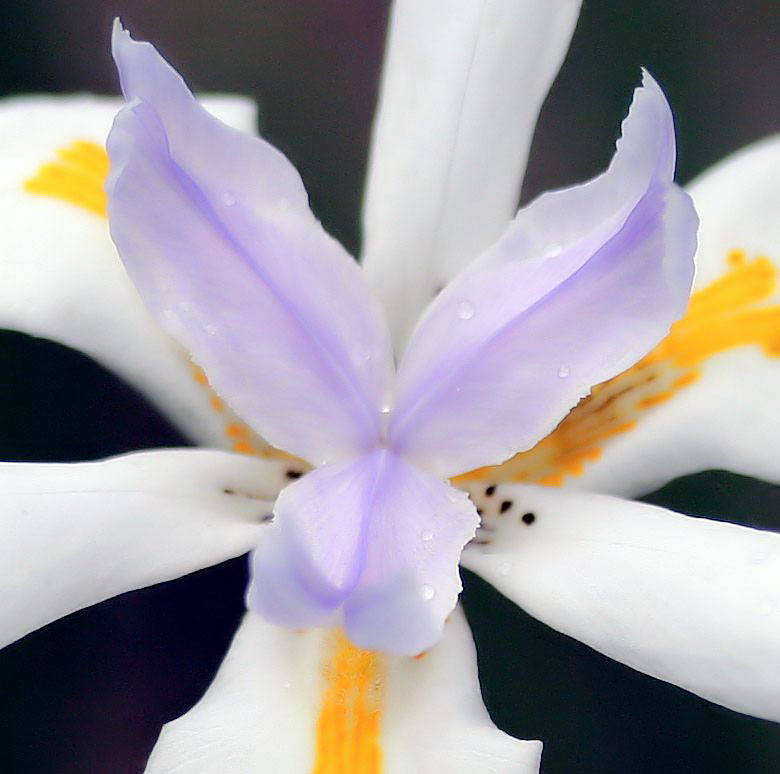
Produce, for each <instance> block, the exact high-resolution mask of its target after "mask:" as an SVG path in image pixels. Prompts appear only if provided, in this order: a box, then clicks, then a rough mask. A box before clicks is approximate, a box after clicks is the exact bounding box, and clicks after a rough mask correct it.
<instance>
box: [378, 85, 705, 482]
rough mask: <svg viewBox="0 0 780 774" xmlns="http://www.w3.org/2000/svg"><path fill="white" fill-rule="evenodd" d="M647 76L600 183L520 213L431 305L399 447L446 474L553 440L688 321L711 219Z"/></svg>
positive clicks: (403, 403)
mask: <svg viewBox="0 0 780 774" xmlns="http://www.w3.org/2000/svg"><path fill="white" fill-rule="evenodd" d="M674 159H675V143H674V128H673V124H672V116H671V113H670V111H669V107H668V105H667V103H666V100H665V99H664V96H663V94H662V92H661V90H660V88H659V87H658V85H657V84H656V83H655V81H653V79H652V78H650V76H649V75H647V74H645V79H644V86H643V87H641V88H639V89H637V91H636V94H635V99H634V103H633V105H632V108H631V111H630V113H629V116H628V118H627V119H626V121H625V122H624V124H623V137H622V139H621V140H620V141H619V143H618V149H617V152H616V154H615V158H614V159H613V161H612V164H611V165H610V167H609V169H608V170H607V171H606V172H605V173H604V174H603V175H601V176H600V177H598V178H596V179H594V180H592V181H591V182H589V183H587V184H585V185H582V186H578V187H575V188H571V189H567V190H563V191H559V192H555V193H551V194H547V195H545V196H542V197H540V198H539V199H537V200H536V201H535V202H533V203H531V204H530V205H529V206H528V207H526V208H525V209H523V210H521V211H520V212H519V213H518V215H517V218H516V219H515V221H514V222H513V223H512V224H511V225H510V227H509V228H508V229H507V231H506V232H505V234H504V236H503V237H502V238H501V239H500V240H499V241H498V243H496V245H495V246H494V247H493V248H491V249H490V250H488V251H487V252H486V253H485V254H483V255H482V256H481V257H480V258H479V259H477V260H476V261H475V262H474V263H473V264H472V265H471V266H470V267H468V268H467V269H466V270H465V271H464V272H463V273H462V274H461V275H459V276H458V277H456V279H455V280H453V282H452V283H450V285H449V286H447V288H445V290H444V291H443V292H442V293H441V294H440V295H439V296H438V298H437V299H436V300H435V301H434V302H433V303H432V304H431V306H430V307H429V309H428V311H427V313H426V315H425V316H424V317H423V320H422V321H421V323H420V324H419V326H418V328H417V330H416V332H415V334H414V335H413V337H412V340H411V342H410V344H409V348H408V350H407V352H406V354H405V356H404V359H403V360H402V362H401V366H400V372H399V387H398V401H397V404H396V410H395V412H394V415H393V418H392V421H391V425H390V443H391V446H392V448H393V449H394V450H395V451H396V452H398V453H400V454H404V455H406V456H407V457H408V458H410V459H412V460H414V461H415V462H418V463H419V464H422V465H424V466H426V467H427V468H428V469H431V470H433V471H435V472H436V473H438V474H440V475H455V474H456V473H460V472H464V471H467V470H469V469H472V468H475V467H478V466H481V465H487V464H494V463H499V462H501V461H502V460H504V459H506V458H508V457H510V456H511V455H512V454H514V453H515V452H517V451H520V450H522V449H527V448H529V447H530V446H532V445H533V444H534V443H536V442H537V441H538V440H539V439H540V438H542V437H544V436H545V435H547V434H548V433H549V432H550V431H552V429H553V428H554V427H555V426H556V424H557V423H558V422H559V421H560V420H561V419H562V418H563V416H564V415H565V414H566V412H567V411H568V410H569V409H570V408H571V407H572V406H573V405H574V404H575V403H576V402H577V401H578V400H579V399H580V398H581V397H583V396H584V395H586V394H587V393H588V392H589V390H590V388H591V386H592V385H594V384H597V383H598V382H601V381H604V380H606V379H608V378H610V377H612V376H614V375H615V374H617V373H619V372H620V371H622V370H624V369H626V368H627V367H629V366H631V365H632V364H633V363H634V362H636V361H637V360H638V359H639V358H641V357H642V356H643V355H644V354H645V353H646V352H648V351H649V350H650V349H651V348H652V347H653V346H654V345H655V344H656V343H657V342H658V341H659V340H660V339H661V338H662V337H663V336H664V335H665V334H666V332H667V331H668V329H669V326H670V325H671V323H672V322H674V320H676V319H677V318H679V317H680V316H681V315H682V314H683V313H684V311H685V308H686V304H687V300H688V294H689V291H690V286H691V280H692V275H693V253H694V251H695V246H696V228H697V225H698V221H697V218H696V214H695V212H694V210H693V207H692V205H691V203H690V199H689V198H688V196H687V195H686V194H684V193H683V192H682V191H681V190H680V189H679V188H678V187H677V186H676V185H674V183H673V182H672V176H673V173H674Z"/></svg>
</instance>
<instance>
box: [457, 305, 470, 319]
mask: <svg viewBox="0 0 780 774" xmlns="http://www.w3.org/2000/svg"><path fill="white" fill-rule="evenodd" d="M456 314H457V315H458V318H459V319H460V320H470V319H471V318H472V317H473V316H474V307H473V306H472V305H471V304H470V303H469V302H468V301H461V302H460V303H459V304H458V310H457V312H456Z"/></svg>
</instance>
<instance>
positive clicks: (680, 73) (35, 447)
mask: <svg viewBox="0 0 780 774" xmlns="http://www.w3.org/2000/svg"><path fill="white" fill-rule="evenodd" d="M421 1H422V0H421ZM518 1H519V0H518ZM551 1H552V0H551ZM387 8H388V3H387V2H379V0H330V2H322V0H256V1H255V2H247V1H246V0H223V1H222V2H220V3H214V2H205V1H202V0H188V1H185V0H170V1H165V2H163V1H159V2H149V1H148V0H126V1H125V2H118V1H117V2H114V1H113V0H102V1H99V0H48V2H43V0H31V1H29V2H26V3H14V4H10V3H6V4H5V6H4V14H3V24H2V26H0V52H2V56H3V58H4V61H3V62H2V67H0V92H2V94H16V93H21V92H42V91H56V92H71V91H94V92H100V93H116V90H117V86H116V77H115V74H114V70H113V67H112V65H111V62H110V59H109V55H108V39H109V31H110V23H111V19H112V18H113V17H114V16H115V15H120V16H121V17H122V19H123V21H124V22H125V23H126V24H127V25H128V26H129V27H130V29H131V30H132V32H133V34H134V35H135V36H136V37H139V38H142V39H148V40H151V41H152V42H154V43H156V44H157V45H158V46H159V47H160V48H161V50H162V51H163V53H164V54H165V55H166V56H167V57H168V58H169V59H170V60H171V61H172V63H173V64H174V65H175V66H177V67H178V68H179V69H180V70H181V71H182V73H183V74H184V75H185V76H186V77H187V79H188V80H189V82H190V84H191V85H192V86H193V87H194V88H195V89H200V90H221V91H235V92H241V93H244V94H250V95H253V96H254V97H255V98H256V99H257V100H258V102H259V104H260V112H261V128H262V131H263V132H264V134H265V136H266V137H267V138H268V139H270V140H271V141H272V142H274V143H275V144H277V145H278V146H279V147H281V148H282V149H283V150H284V151H285V152H286V153H287V154H288V155H289V156H290V158H291V159H292V160H293V162H294V163H295V164H296V165H297V167H298V169H299V170H300V172H301V174H302V176H303V178H304V181H305V182H306V185H307V187H308V189H309V191H310V194H311V199H312V203H313V207H314V209H315V211H316V212H317V214H318V215H319V216H320V217H321V218H322V220H323V221H324V223H325V225H326V226H327V227H328V228H329V230H330V231H331V232H332V233H334V234H335V235H336V236H338V237H339V238H340V239H342V241H344V242H345V243H346V244H347V245H348V246H349V247H350V248H351V249H353V250H356V249H357V247H358V243H359V234H358V220H357V218H358V211H359V203H360V197H361V187H362V180H363V175H364V170H365V164H366V154H367V143H368V134H369V129H370V122H371V116H372V112H373V107H374V103H375V99H376V90H377V78H378V72H379V67H380V62H381V52H382V46H383V40H384V31H385V23H386V16H387ZM778 44H780V4H778V2H777V0H746V1H745V2H728V1H727V0H676V2H669V1H668V0H585V2H584V5H583V12H582V16H581V18H580V23H579V26H578V28H577V32H576V34H575V37H574V42H573V45H572V48H571V51H570V52H569V56H568V58H567V60H566V63H565V64H564V66H563V70H562V72H561V76H560V78H559V79H558V81H557V82H556V84H555V86H554V88H553V90H552V93H551V95H550V98H549V99H548V101H547V103H546V105H545V108H544V110H543V113H542V117H541V121H540V124H539V128H538V131H537V135H536V139H535V142H534V147H533V150H532V157H531V162H530V165H529V171H528V175H527V179H526V183H525V186H524V190H523V199H525V200H527V199H528V198H529V197H531V196H533V195H535V194H537V193H539V192H540V191H542V190H544V189H546V188H550V187H555V186H560V185H566V184H569V183H573V182H576V181H579V180H582V179H584V178H586V177H588V176H590V175H592V174H594V173H596V172H597V171H599V170H601V169H602V168H603V167H604V166H605V164H606V163H607V161H608V160H609V158H610V156H611V153H612V150H613V147H614V140H615V138H616V136H617V133H618V127H619V123H620V120H621V119H622V117H623V116H624V114H625V111H626V108H627V105H628V102H629V99H630V95H631V90H632V88H633V87H634V86H635V85H636V84H637V82H638V80H639V67H640V66H641V65H644V66H646V67H648V68H649V69H650V71H651V72H652V73H653V74H654V75H655V76H656V78H657V79H658V80H659V81H660V82H661V84H662V85H663V87H664V89H665V90H666V92H667V95H668V96H669V100H670V102H671V104H672V106H673V108H674V111H675V114H676V117H677V126H678V135H679V150H680V160H679V178H680V180H681V181H682V182H687V181H688V180H690V179H691V178H692V177H693V176H695V175H696V174H697V173H699V172H700V171H702V170H703V169H705V168H706V167H707V166H708V165H710V164H711V163H713V162H715V161H717V160H718V159H719V158H721V157H722V156H724V155H725V154H727V153H729V152H731V151H733V150H735V149H737V148H739V147H740V146H742V145H744V144H746V143H748V142H750V141H752V140H754V139H757V138H759V137H761V136H763V135H765V134H767V133H769V132H771V131H776V130H777V129H778V127H779V126H780V100H778V87H777V83H778V75H779V74H780V72H779V68H778V50H779V49H780V47H779V45H778ZM0 362H1V363H2V366H3V381H2V393H3V399H2V408H1V409H0V421H2V434H1V437H0V459H6V460H84V459H95V458H99V457H104V456H107V455H110V454H116V453H120V452H123V451H128V450H133V449H141V448H149V447H153V446H171V445H181V444H185V443H187V441H186V439H184V438H181V437H180V436H179V435H178V434H177V432H176V431H175V430H173V429H172V428H171V427H170V426H169V425H168V424H167V423H166V422H165V420H164V419H163V418H161V417H160V416H158V415H157V414H156V413H155V412H154V410H152V409H151V408H150V407H149V406H148V405H147V404H146V403H145V402H144V401H143V400H142V399H141V398H139V397H138V396H137V395H136V394H135V393H134V392H133V391H132V390H131V389H129V388H128V387H126V386H124V385H123V384H121V383H119V382H118V381H117V380H116V379H115V378H114V377H112V376H111V375H110V374H108V373H106V372H105V371H103V370H102V369H100V368H99V367H98V366H96V365H95V364H94V363H92V362H90V361H89V360H87V359H86V358H84V357H83V356H81V355H78V354H77V353H74V352H71V351H68V350H66V349H64V348H61V347H58V346H55V345H52V344H49V343H47V342H41V341H34V340H31V339H28V338H26V337H24V336H21V335H19V334H14V333H0ZM648 499H649V500H651V501H653V502H657V503H660V504H663V505H666V506H668V507H672V508H675V509H677V510H680V511H683V512H686V513H691V514H702V515H709V516H712V517H715V518H724V519H729V520H733V521H739V522H742V523H746V524H753V525H762V526H768V527H774V528H780V489H778V488H777V487H773V486H769V485H766V484H763V483H761V482H755V481H751V480H748V479H744V478H740V477H737V476H731V475H728V474H725V473H719V472H707V473H703V474H700V475H698V476H693V477H688V478H686V479H681V480H679V481H677V482H673V483H672V484H670V485H669V486H668V487H666V488H665V489H663V490H662V491H660V492H657V493H653V494H651V495H649V497H648ZM244 583H245V562H244V560H240V559H239V560H235V561H232V562H228V563H225V564H223V565H221V566H219V567H216V568H213V569H210V570H205V571H202V572H199V573H196V574H194V575H192V576H189V577H187V578H183V579H181V580H179V581H175V582H173V583H167V584H163V585H161V586H158V587H154V588H151V589H146V590H143V591H139V592H134V593H131V594H127V595H124V596H123V597H120V598H118V599H114V600H110V601H108V602H106V603H103V604H101V605H98V606H96V607H94V608H91V609H89V610H85V611H82V612H80V613H76V614H74V615H71V616H69V617H68V618H67V619H65V620H62V621H59V622H57V623H54V624H52V625H50V626H48V627H46V628H45V629H43V630H41V631H39V632H36V633H34V634H32V635H30V636H29V637H27V638H25V639H24V640H22V641H20V642H18V643H16V644H14V645H13V646H11V647H9V648H7V649H6V650H5V651H3V652H2V653H0V771H2V772H12V773H13V774H17V773H19V774H22V773H25V774H26V773H27V772H35V773H36V774H48V773H49V772H52V773H54V772H56V773H57V774H85V773H90V774H91V773H92V772H95V773H96V774H104V773H105V774H126V773H127V774H131V773H133V772H139V771H141V770H142V768H143V762H144V760H145V757H146V755H147V753H148V751H149V750H150V748H151V746H152V744H153V743H154V740H155V738H156V734H157V732H158V730H159V726H160V725H161V723H163V722H165V721H166V720H169V719H171V718H173V717H175V716H177V715H179V714H181V713H182V712H183V711H185V710H186V709H187V708H188V707H189V706H190V705H191V704H192V703H194V702H195V701H196V700H197V699H198V698H199V696H200V695H201V694H202V692H203V690H204V688H205V687H206V686H207V685H208V683H209V681H210V679H211V677H212V676H213V674H214V672H215V670H216V668H217V666H218V664H219V661H220V659H221V657H222V655H223V653H224V651H225V648H226V646H227V644H228V642H229V641H230V637H231V635H232V632H233V630H234V629H235V627H236V625H237V622H238V619H239V617H240V615H241V609H242V602H241V600H242V592H243V586H244ZM465 584H466V592H465V603H466V608H467V612H468V614H469V617H470V620H471V622H472V624H473V626H474V627H475V636H476V639H477V644H478V648H479V652H480V667H481V675H482V682H483V691H484V695H485V699H486V703H487V705H488V708H489V710H490V712H491V714H492V715H493V717H494V719H495V721H496V722H497V723H498V724H499V725H500V726H501V727H502V728H504V729H506V730H507V731H509V732H511V733H513V734H515V735H517V736H521V737H525V738H540V739H543V740H544V742H545V753H544V771H545V774H559V773H562V772H567V773H568V772H588V773H590V772H592V773H593V774H596V773H607V774H613V773H622V772H629V771H630V772H653V773H654V774H655V773H656V772H659V771H664V772H686V773H687V772H701V773H702V774H703V773H704V772H707V773H708V774H713V773H715V772H723V773H728V774H732V773H734V772H740V773H741V772H756V773H757V774H758V773H761V774H764V773H765V774H770V773H771V774H776V772H778V771H780V726H777V725H773V724H771V723H766V722H762V721H757V720H753V719H750V718H746V717H744V716H740V715H737V714H735V713H731V712H729V711H727V710H723V709H721V708H719V707H715V706H713V705H711V704H709V703H707V702H705V701H703V700H700V699H698V698H696V697H694V696H691V695H689V694H687V693H685V692H683V691H681V690H678V689H676V688H674V687H671V686H668V685H665V684H662V683H659V682H657V681H655V680H652V679H651V678H647V677H645V676H643V675H640V674H638V673H636V672H633V671H632V670H630V669H628V668H626V667H623V666H621V665H619V664H616V663H615V662H612V661H610V660H608V659H606V658H604V657H602V656H600V655H598V654H596V653H594V652H592V651H590V650H589V649H588V648H586V647H585V646H583V645H580V644H579V643H576V642H573V641H571V640H569V639H568V638H566V637H564V636H562V635H559V634H557V633H555V632H553V631H551V630H549V629H547V628H546V627H545V626H543V625H541V624H539V623H537V622H535V621H534V620H532V619H530V618H528V617H527V616H525V615H524V614H523V613H521V612H519V611H518V610H517V609H516V608H515V607H514V606H512V605H511V604H509V603H508V602H507V601H506V600H504V599H503V598H501V597H500V596H499V595H498V594H497V593H495V592H494V591H492V590H491V589H490V588H488V587H487V586H486V585H485V584H483V583H482V582H481V581H479V580H478V579H476V578H474V577H473V576H470V575H469V576H467V577H466V578H465ZM779 655H780V654H779ZM258 657H262V654H258ZM778 668H780V666H778Z"/></svg>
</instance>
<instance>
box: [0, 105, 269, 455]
mask: <svg viewBox="0 0 780 774" xmlns="http://www.w3.org/2000/svg"><path fill="white" fill-rule="evenodd" d="M203 102H204V104H205V105H206V107H208V108H209V109H210V110H212V111H213V112H214V113H215V114H216V115H219V116H220V117H222V118H223V119H224V120H226V121H227V122H228V123H230V124H232V125H234V126H237V127H238V128H240V129H244V130H246V131H252V132H254V130H255V121H256V110H255V106H254V104H253V103H252V102H251V101H250V100H247V99H244V98H240V97H211V98H205V99H204V100H203ZM123 104H124V101H123V100H120V99H113V98H106V97H92V96H88V95H81V96H73V97H44V96H33V97H21V98H15V99H9V100H5V101H3V102H0V207H2V211H3V213H4V221H3V228H2V230H0V256H1V257H0V327H3V328H10V329H13V330H18V331H22V332H23V333H28V334H30V335H33V336H39V337H42V338H46V339H51V340H52V341H56V342H59V343H61V344H65V345H66V346H69V347H72V348H74V349H77V350H80V351H82V352H84V353H85V354H87V355H89V356H90V357H91V358H93V359H94V360H96V361H97V362H98V363H100V364H101V365H103V366H104V367H106V368H108V369H109V370H111V371H113V372H114V373H116V374H117V375H118V376H120V377H121V378H122V379H124V380H125V381H126V382H128V383H129V384H131V385H132V386H133V387H135V388H136V389H138V390H140V391H141V393H143V394H144V395H145V396H146V397H147V398H148V399H149V400H150V401H151V402H152V403H153V404H154V405H156V406H157V407H158V408H159V409H160V410H161V411H163V412H164V413H165V414H166V415H167V416H168V417H169V418H170V419H171V420H172V421H173V422H175V423H176V424H177V426H178V427H180V428H181V429H182V430H183V431H184V432H185V433H187V434H188V435H189V436H190V437H191V438H192V439H193V440H196V441H198V442H200V443H204V444H209V445H218V446H224V445H225V444H226V441H225V438H224V435H223V425H222V420H221V418H220V417H219V416H218V415H216V414H215V413H214V412H213V411H212V410H211V408H210V405H209V399H208V396H207V394H206V392H205V391H204V389H203V388H202V387H201V386H200V385H199V384H197V383H196V382H195V380H194V379H193V376H192V367H191V364H190V361H189V358H188V356H187V354H186V353H185V352H184V351H183V350H181V348H180V347H179V345H178V344H176V343H175V342H174V341H173V340H172V339H170V338H169V337H168V336H167V335H166V334H164V333H163V332H162V330H161V329H160V328H159V327H158V326H157V323H156V322H154V320H153V319H152V318H151V316H150V315H149V313H148V312H147V311H146V309H145V307H144V305H143V303H142V302H141V300H140V298H139V297H138V294H137V292H136V290H135V288H134V287H133V285H132V283H131V282H130V280H129V278H128V277H127V274H126V273H125V270H124V267H123V266H122V264H121V261H120V260H119V257H118V256H117V254H116V250H115V248H114V245H113V244H112V242H111V240H110V238H109V235H108V223H107V221H106V220H105V219H103V218H100V217H99V216H96V215H94V214H92V213H90V212H87V211H86V210H84V209H82V208H80V207H77V206H76V205H73V204H70V203H69V202H65V201H61V200H59V199H54V198H51V197H48V196H41V195H37V194H32V193H28V192H26V191H24V190H23V188H22V186H23V183H24V181H25V180H27V179H29V178H30V177H32V176H33V175H34V174H35V173H36V172H37V171H38V169H39V167H40V166H41V165H42V164H45V163H48V162H51V161H54V160H55V154H56V151H57V150H58V149H59V148H63V147H65V146H68V145H70V144H71V143H72V142H73V141H74V140H89V141H92V142H95V143H97V144H98V145H100V146H101V147H102V146H103V145H104V143H105V139H106V135H107V134H108V130H109V129H110V127H111V122H112V121H113V119H114V116H115V115H116V113H117V111H118V110H119V108H120V107H121V106H122V105H123Z"/></svg>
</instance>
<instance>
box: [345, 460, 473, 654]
mask: <svg viewBox="0 0 780 774" xmlns="http://www.w3.org/2000/svg"><path fill="white" fill-rule="evenodd" d="M385 454H386V463H385V469H384V471H383V477H382V479H381V480H380V482H379V484H378V486H377V497H376V501H375V503H374V510H373V513H372V515H371V520H370V523H369V525H368V530H367V541H366V557H365V566H364V568H363V574H362V575H361V577H360V581H359V583H358V585H357V588H356V589H355V591H354V592H353V593H352V595H351V596H350V597H349V598H348V599H347V601H346V604H345V607H344V625H345V628H346V630H347V633H348V634H349V637H350V639H351V640H352V641H353V642H355V643H357V644H358V645H361V646H362V647H364V648H371V649H374V650H387V651H391V652H394V653H405V654H408V655H414V654H416V653H420V652H421V651H423V650H425V649H426V648H429V647H430V646H431V645H433V643H434V642H436V640H437V639H438V638H439V636H440V635H441V631H442V627H443V625H444V621H445V619H446V617H447V616H448V615H449V613H450V612H451V611H452V609H453V607H454V606H455V603H456V601H457V598H458V594H459V593H460V590H461V583H460V575H459V573H458V560H459V559H460V554H461V551H462V550H463V546H464V545H466V543H467V542H468V541H469V540H471V538H472V537H474V533H475V530H476V527H477V525H478V524H479V516H477V511H476V508H475V507H474V504H473V503H472V502H471V500H469V498H468V497H467V496H466V494H465V493H464V492H461V491H460V490H457V489H454V488H453V487H451V486H449V485H447V484H445V483H444V482H442V481H440V480H439V479H437V478H434V477H433V476H431V475H429V474H427V473H425V472H424V471H422V470H420V469H419V468H417V467H415V466H414V465H411V464H409V463H408V462H406V461H404V460H403V459H401V458H400V457H396V456H395V455H393V454H391V453H387V452H386V453H385Z"/></svg>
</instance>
